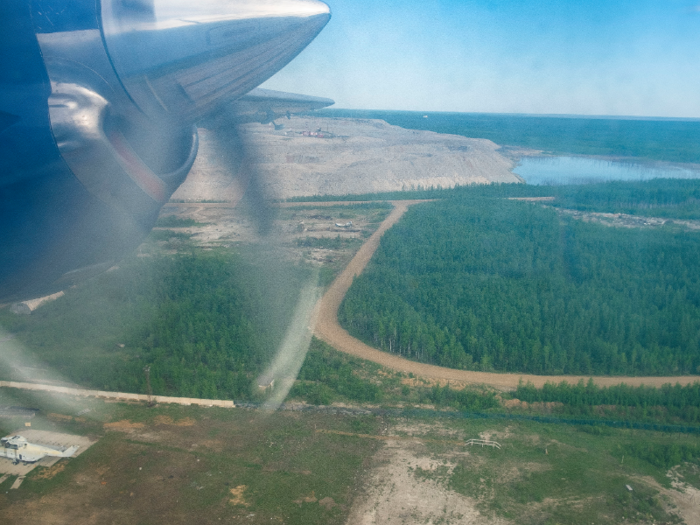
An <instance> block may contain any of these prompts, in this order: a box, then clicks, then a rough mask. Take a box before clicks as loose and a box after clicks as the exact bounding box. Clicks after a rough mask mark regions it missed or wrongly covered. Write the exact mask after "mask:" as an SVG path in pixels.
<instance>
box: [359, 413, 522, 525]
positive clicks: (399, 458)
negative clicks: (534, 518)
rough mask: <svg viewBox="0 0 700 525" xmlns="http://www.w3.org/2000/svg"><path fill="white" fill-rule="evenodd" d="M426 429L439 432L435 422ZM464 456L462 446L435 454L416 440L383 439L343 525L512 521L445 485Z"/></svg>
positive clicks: (476, 524) (472, 524)
mask: <svg viewBox="0 0 700 525" xmlns="http://www.w3.org/2000/svg"><path fill="white" fill-rule="evenodd" d="M419 427H420V424H417V425H414V426H413V427H411V428H404V429H403V430H404V431H408V432H411V431H416V432H418V433H420V431H421V429H420V428H419ZM430 428H431V430H432V431H437V432H438V433H440V432H441V430H442V429H441V428H440V427H439V425H437V426H436V425H431V427H430ZM411 433H413V432H411ZM462 445H463V441H462ZM468 454H469V452H467V451H466V450H464V446H461V447H458V448H457V447H456V448H455V449H454V450H452V451H449V452H443V453H441V454H434V453H430V452H428V450H427V449H426V447H425V444H424V443H423V442H422V441H420V440H418V439H415V440H411V439H397V440H392V439H389V440H387V441H386V444H385V445H384V446H383V447H382V448H381V449H380V450H379V451H378V452H377V453H376V454H375V455H374V457H373V458H372V465H373V467H372V470H371V471H370V472H369V475H368V476H367V478H366V479H365V481H364V485H365V489H364V494H363V495H362V496H360V497H359V498H358V499H357V500H356V502H355V503H354V505H353V507H352V509H351V510H350V515H349V516H348V520H347V522H346V525H380V524H381V525H419V524H426V523H428V524H430V523H433V524H437V523H460V524H465V525H486V524H493V525H505V524H507V523H510V522H508V521H506V520H503V519H500V518H495V517H493V516H488V517H487V516H484V515H482V514H481V513H480V512H479V511H478V510H477V508H476V503H477V502H476V500H474V499H473V498H469V497H467V496H463V495H461V494H458V493H457V492H454V491H453V490H450V489H449V488H447V487H446V486H445V484H446V480H447V479H448V478H449V476H450V474H451V473H452V470H453V469H454V468H455V466H457V461H458V459H459V457H460V456H463V455H468ZM418 472H420V473H421V474H422V475H418Z"/></svg>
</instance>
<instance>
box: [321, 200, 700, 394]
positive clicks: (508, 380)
mask: <svg viewBox="0 0 700 525" xmlns="http://www.w3.org/2000/svg"><path fill="white" fill-rule="evenodd" d="M419 202H425V201H408V200H407V201H392V204H393V205H394V209H393V211H392V212H391V213H390V214H389V216H388V217H387V218H386V219H385V220H384V222H383V223H382V225H381V226H380V227H379V229H378V230H377V231H376V232H375V233H374V234H373V235H372V236H371V237H370V238H369V239H367V242H365V244H363V245H362V248H360V250H359V251H358V252H357V254H356V255H355V257H354V258H353V259H352V260H351V261H350V264H348V266H347V268H345V270H343V272H342V273H341V274H340V275H339V276H338V278H337V279H336V280H335V281H334V282H333V284H332V285H331V286H330V288H329V289H328V290H327V291H326V293H325V295H324V296H323V297H322V298H321V300H320V302H319V305H318V319H317V322H316V327H315V335H316V337H318V338H319V339H321V340H322V341H325V342H326V343H328V344H329V345H331V346H333V347H334V348H335V349H337V350H340V351H341V352H345V353H347V354H350V355H353V356H356V357H360V358H362V359H367V360H368V361H373V362H375V363H377V364H380V365H382V366H385V367H387V368H391V369H393V370H397V371H401V372H405V373H412V374H414V375H415V376H419V377H424V378H427V379H433V380H438V381H450V382H455V383H479V384H486V385H490V386H494V387H496V388H502V389H508V390H510V389H514V388H516V387H517V386H518V382H519V381H520V380H521V379H522V380H523V381H525V382H527V381H530V382H532V383H533V384H534V385H535V386H537V387H541V386H543V385H544V384H545V383H546V382H550V383H560V382H561V381H566V382H568V383H572V384H575V383H577V382H578V381H579V380H581V379H583V380H584V381H587V380H588V378H589V376H538V375H530V374H506V373H503V374H501V373H492V372H471V371H468V370H455V369H452V368H444V367H441V366H436V365H428V364H425V363H418V362H415V361H409V360H408V359H404V358H402V357H399V356H397V355H394V354H389V353H387V352H382V351H380V350H377V349H376V348H372V347H371V346H368V345H366V344H364V343H363V342H362V341H360V340H359V339H355V338H354V337H352V336H351V335H350V334H349V333H348V332H347V331H346V330H344V329H343V328H342V327H341V326H340V324H339V323H338V308H339V307H340V303H341V302H342V301H343V298H344V297H345V294H346V293H347V291H348V289H349V288H350V285H351V284H352V280H353V278H354V277H355V276H356V275H359V274H360V273H362V270H364V268H365V266H367V263H368V262H369V260H370V259H371V258H372V255H373V254H374V252H375V250H376V249H377V247H378V246H379V240H380V239H381V236H382V235H383V234H384V232H385V231H387V230H388V229H389V228H391V226H393V225H394V224H396V222H397V221H398V220H399V219H400V218H401V216H402V215H403V214H404V213H405V212H406V210H407V209H408V207H409V206H411V205H413V204H416V203H419ZM593 381H594V382H595V383H596V384H597V385H599V386H611V385H618V384H620V383H625V384H628V385H631V386H638V385H642V384H643V385H647V386H655V387H660V386H662V385H663V384H665V383H672V384H675V383H680V384H681V385H687V384H692V383H694V382H697V381H700V377H698V376H674V377H620V376H597V377H595V376H594V377H593Z"/></svg>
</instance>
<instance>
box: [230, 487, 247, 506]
mask: <svg viewBox="0 0 700 525" xmlns="http://www.w3.org/2000/svg"><path fill="white" fill-rule="evenodd" d="M247 488H248V487H247V486H246V485H238V486H237V487H236V488H233V489H231V490H230V492H231V496H233V497H232V498H231V499H230V500H228V502H229V503H230V504H231V505H243V506H244V507H247V506H249V505H250V503H248V502H247V501H246V500H245V498H244V497H243V493H244V492H245V490H246V489H247Z"/></svg>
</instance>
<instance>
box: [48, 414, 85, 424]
mask: <svg viewBox="0 0 700 525" xmlns="http://www.w3.org/2000/svg"><path fill="white" fill-rule="evenodd" d="M46 417H48V418H49V419H52V420H54V421H78V422H80V423H84V422H85V418H84V417H74V416H67V415H65V414H54V413H51V414H46Z"/></svg>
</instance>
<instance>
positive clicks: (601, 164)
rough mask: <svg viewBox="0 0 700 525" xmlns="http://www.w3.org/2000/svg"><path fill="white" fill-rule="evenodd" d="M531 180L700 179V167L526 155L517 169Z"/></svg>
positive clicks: (548, 182) (568, 181)
mask: <svg viewBox="0 0 700 525" xmlns="http://www.w3.org/2000/svg"><path fill="white" fill-rule="evenodd" d="M513 172H514V173H516V174H517V175H520V176H521V177H522V178H523V179H525V182H527V183H528V184H535V185H542V184H557V185H558V184H590V183H592V182H604V181H610V180H648V179H656V178H664V179H669V178H673V179H698V178H700V171H697V170H691V169H687V168H682V167H675V166H664V165H661V166H660V165H658V164H641V163H634V162H617V161H610V160H602V159H592V158H587V157H524V158H522V159H521V160H520V164H519V165H518V166H517V167H516V168H514V169H513Z"/></svg>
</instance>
